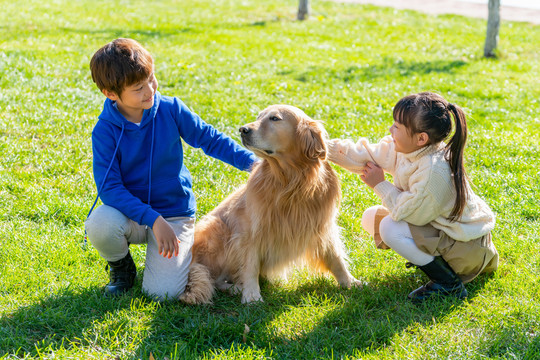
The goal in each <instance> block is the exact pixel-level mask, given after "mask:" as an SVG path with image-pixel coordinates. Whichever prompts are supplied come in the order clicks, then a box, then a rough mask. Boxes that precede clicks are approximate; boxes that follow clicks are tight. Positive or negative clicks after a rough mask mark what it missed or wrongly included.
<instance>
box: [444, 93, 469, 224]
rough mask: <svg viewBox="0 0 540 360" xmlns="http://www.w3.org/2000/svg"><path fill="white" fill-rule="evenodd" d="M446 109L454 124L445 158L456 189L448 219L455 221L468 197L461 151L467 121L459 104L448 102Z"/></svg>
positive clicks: (465, 134)
mask: <svg viewBox="0 0 540 360" xmlns="http://www.w3.org/2000/svg"><path fill="white" fill-rule="evenodd" d="M448 109H449V111H450V112H451V113H452V114H453V116H454V120H455V124H456V126H455V132H454V136H452V138H451V139H450V141H449V142H448V144H447V145H446V158H447V160H448V162H449V163H450V169H451V170H452V175H453V179H454V187H455V189H456V202H455V204H454V208H453V209H452V212H451V213H450V219H451V221H456V220H458V219H459V218H460V217H461V215H462V214H463V209H464V208H465V204H466V203H467V197H468V184H467V174H466V173H465V166H464V164H463V152H464V149H465V143H466V141H467V122H466V120H465V113H464V112H463V110H462V109H461V108H460V107H459V106H456V105H454V104H448Z"/></svg>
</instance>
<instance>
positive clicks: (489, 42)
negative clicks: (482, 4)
mask: <svg viewBox="0 0 540 360" xmlns="http://www.w3.org/2000/svg"><path fill="white" fill-rule="evenodd" d="M488 8H489V13H488V24H487V33H486V43H485V45H484V56H485V57H496V55H495V49H496V48H497V43H498V42H499V25H500V22H501V21H500V20H501V16H500V8H501V1H500V0H489V4H488Z"/></svg>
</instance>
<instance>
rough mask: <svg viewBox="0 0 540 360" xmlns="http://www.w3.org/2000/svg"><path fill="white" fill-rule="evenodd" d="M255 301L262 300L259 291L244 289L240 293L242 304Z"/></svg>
mask: <svg viewBox="0 0 540 360" xmlns="http://www.w3.org/2000/svg"><path fill="white" fill-rule="evenodd" d="M255 302H263V298H262V296H261V293H260V292H258V291H244V292H243V293H242V304H252V303H255Z"/></svg>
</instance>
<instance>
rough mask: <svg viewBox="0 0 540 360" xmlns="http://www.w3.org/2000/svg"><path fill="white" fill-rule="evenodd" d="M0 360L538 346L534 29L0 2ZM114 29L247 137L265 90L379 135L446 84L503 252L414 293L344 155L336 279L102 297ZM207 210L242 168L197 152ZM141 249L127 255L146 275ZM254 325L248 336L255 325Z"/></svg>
mask: <svg viewBox="0 0 540 360" xmlns="http://www.w3.org/2000/svg"><path fill="white" fill-rule="evenodd" d="M0 5H1V7H2V12H0V89H1V90H0V208H1V209H2V211H0V316H1V318H0V357H2V358H57V359H68V358H69V359H105V358H110V359H114V358H121V359H148V358H149V357H150V354H153V356H154V357H155V358H156V359H166V358H168V359H192V358H193V359H210V358H215V359H225V358H227V359H228V358H235V359H267V358H268V359H315V358H317V359H319V358H320V359H341V358H342V359H357V358H362V359H447V358H451V359H538V358H540V337H539V334H540V315H539V314H540V304H539V299H540V281H539V272H540V235H539V230H538V228H539V225H540V224H539V222H540V219H539V217H540V205H539V202H540V201H539V200H540V187H539V185H538V180H539V178H540V176H539V175H540V173H539V170H538V164H539V159H540V156H539V145H538V144H539V142H540V131H538V127H539V125H540V115H539V114H540V103H539V101H540V100H539V99H540V88H539V86H538V79H540V50H539V47H538V44H540V27H538V26H533V25H530V24H526V23H509V22H503V23H502V27H501V31H500V36H501V38H500V43H499V58H498V59H497V60H486V59H484V58H482V50H483V41H484V36H485V26H486V24H485V21H483V20H478V19H469V18H465V17H461V16H450V15H448V16H437V17H433V16H428V15H424V14H420V13H417V12H413V11H394V10H393V9H389V8H378V7H374V6H360V5H351V4H348V5H346V4H340V3H334V2H313V3H312V5H313V7H314V8H313V11H314V15H313V16H312V17H311V19H310V20H309V21H305V22H297V21H294V19H295V11H296V6H297V2H296V1H292V0H289V1H284V0H272V1H270V0H257V1H255V0H253V1H251V0H246V1H206V0H198V1H194V0H192V1H178V0H177V1H175V0H163V1H156V2H149V1H117V2H110V1H88V0H79V1H67V0H54V1H53V0H51V1H45V2H44V1H37V0H26V1H24V4H23V3H22V2H12V1H6V0H0ZM117 37H132V38H135V39H137V40H139V41H140V42H141V43H142V44H143V45H144V46H145V47H146V48H148V49H149V50H150V51H151V53H152V54H153V55H154V58H155V61H156V74H157V78H158V80H159V81H160V91H161V92H162V93H163V94H166V95H174V96H178V97H180V98H182V99H183V100H184V101H185V102H186V104H187V105H188V106H190V107H191V108H192V109H193V110H194V111H196V112H197V113H199V114H200V115H201V116H202V117H203V118H204V119H205V120H207V121H208V122H210V123H212V124H214V126H215V127H217V128H218V129H220V130H222V131H224V132H226V133H228V134H230V135H231V136H233V137H234V138H235V139H237V140H239V137H238V130H237V129H238V127H239V126H240V125H242V124H245V123H247V122H251V121H253V120H254V118H255V116H256V114H257V113H258V112H259V111H260V110H262V109H263V108H265V107H266V106H268V105H270V104H274V103H288V104H292V105H296V106H298V107H300V108H302V109H303V110H304V111H305V112H306V113H307V114H309V115H310V116H312V117H313V118H317V119H322V120H324V121H325V126H326V128H327V130H328V132H329V134H330V136H331V137H340V138H353V139H354V138H357V137H359V136H366V137H368V138H370V139H371V140H372V141H376V140H378V139H379V138H381V137H382V136H384V135H385V134H387V129H388V127H389V126H390V125H391V122H392V120H391V110H392V107H393V105H394V104H395V102H396V101H397V100H398V99H399V98H400V97H402V96H404V95H406V94H409V93H413V92H419V91H424V90H432V91H437V92H439V93H441V94H442V95H443V96H445V97H446V98H447V99H448V100H450V101H452V102H455V103H457V104H459V105H461V106H462V107H464V108H465V109H466V110H467V113H468V120H469V130H470V137H469V139H470V140H469V146H468V149H467V153H466V155H467V169H468V171H469V175H470V178H471V180H472V182H473V183H474V185H475V190H476V192H477V193H478V194H479V195H480V196H482V197H483V198H484V199H485V200H486V201H487V202H488V204H489V205H490V206H491V207H492V209H493V210H494V212H495V213H496V214H497V218H498V223H497V226H496V228H495V230H494V232H493V235H494V242H495V244H496V246H497V249H498V250H499V253H500V256H501V261H500V267H499V270H498V271H497V272H496V273H495V274H493V275H491V276H481V277H480V278H478V279H477V280H475V281H474V282H473V283H471V284H469V285H467V289H468V290H469V293H470V298H469V299H468V300H466V301H464V302H459V301H454V300H437V301H430V302H429V303H426V304H424V305H420V306H415V305H412V304H411V303H409V302H408V301H407V300H406V294H407V293H408V292H409V291H411V290H413V289H414V288H416V287H417V286H419V285H420V284H421V283H423V282H425V281H426V279H425V277H424V276H423V275H422V274H421V273H419V272H415V271H412V270H407V269H405V267H404V262H405V261H404V260H403V259H402V258H400V257H399V256H398V255H396V254H394V253H393V252H391V251H386V252H383V251H378V250H376V249H374V246H373V245H372V244H371V241H370V240H369V239H368V236H367V234H366V233H365V232H364V231H363V230H362V229H361V226H360V217H361V214H362V211H363V210H364V209H365V208H366V207H368V206H371V205H374V204H377V202H378V200H377V198H376V196H375V195H374V194H373V193H372V192H371V191H370V190H369V189H368V188H367V187H366V186H365V185H363V184H362V182H361V181H360V180H359V179H358V177H356V176H355V175H353V174H351V173H347V172H346V171H343V170H342V169H338V168H336V170H337V171H338V172H339V176H340V178H341V180H342V189H343V195H344V200H343V203H342V206H341V212H340V217H339V223H340V225H341V226H342V227H343V240H344V242H345V243H346V245H347V248H348V251H349V254H350V258H351V271H352V272H353V274H354V275H355V276H357V277H359V278H363V279H364V280H366V281H367V282H368V283H369V285H368V286H367V287H366V288H364V289H361V290H359V289H355V290H343V289H339V288H338V287H337V286H336V283H335V281H334V280H333V279H332V278H330V277H325V276H317V275H314V274H311V273H309V272H308V271H306V270H301V269H300V270H298V271H296V272H294V273H293V274H292V275H291V277H290V278H289V280H288V281H284V282H280V283H268V282H263V283H262V294H263V296H264V298H265V303H263V304H259V305H253V306H243V305H240V299H239V297H238V296H229V295H226V294H219V295H218V296H217V297H216V298H215V303H214V305H212V306H199V307H192V306H185V305H182V304H178V303H174V304H156V303H154V302H151V301H150V300H149V299H148V298H147V297H145V296H144V294H142V292H141V290H140V289H141V284H140V280H138V282H137V284H136V286H135V289H134V291H133V292H132V293H130V295H128V296H124V297H121V298H119V299H114V300H111V299H105V298H103V297H102V295H101V288H102V286H103V285H104V284H105V283H106V282H107V275H106V272H105V270H104V265H105V264H104V261H103V260H102V259H101V258H100V257H99V255H98V254H97V252H96V251H95V250H94V249H93V248H92V247H91V246H90V247H89V248H88V249H87V250H83V249H82V248H81V241H82V237H83V222H84V219H85V217H86V214H87V212H88V210H89V208H90V206H91V204H92V202H93V198H94V196H95V193H96V191H95V187H94V183H93V178H92V171H91V156H92V155H91V142H90V134H91V130H92V127H93V125H94V123H95V121H96V119H97V115H98V114H99V112H100V109H101V106H102V102H103V96H102V95H101V94H100V93H99V91H98V90H97V88H96V87H95V85H94V84H93V83H92V81H91V78H90V73H89V69H88V63H89V60H90V58H91V56H92V54H93V53H94V52H95V51H96V50H97V49H98V48H99V47H100V46H102V45H104V44H105V43H107V42H109V41H111V40H112V39H114V38H117ZM186 150H187V152H186V162H187V164H188V166H189V168H190V169H191V171H192V174H193V177H194V181H195V184H194V189H195V193H196V194H197V197H198V204H199V216H202V215H204V214H205V213H206V212H208V211H209V210H211V209H212V208H213V207H214V206H215V205H217V204H218V203H219V201H220V200H222V199H223V198H224V197H225V196H226V195H227V194H228V193H230V192H231V191H232V190H233V189H234V188H235V187H237V186H238V185H239V184H241V183H242V182H244V181H245V180H246V178H247V174H245V173H241V172H239V171H237V170H235V169H233V168H231V167H229V166H227V165H224V164H222V163H220V162H218V161H215V160H213V159H211V158H208V157H206V156H204V155H203V154H202V152H201V151H200V150H193V149H186ZM144 253H145V249H144V247H141V246H139V247H135V248H134V249H133V256H134V258H135V260H136V262H137V263H138V265H140V266H139V274H140V275H142V268H143V264H144ZM246 325H247V326H248V327H249V332H245V326H246Z"/></svg>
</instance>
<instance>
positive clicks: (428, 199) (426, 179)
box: [373, 164, 455, 226]
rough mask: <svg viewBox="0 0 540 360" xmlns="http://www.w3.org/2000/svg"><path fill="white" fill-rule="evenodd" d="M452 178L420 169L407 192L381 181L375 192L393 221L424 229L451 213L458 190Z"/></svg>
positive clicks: (413, 176) (445, 174) (413, 177)
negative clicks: (423, 227) (424, 226)
mask: <svg viewBox="0 0 540 360" xmlns="http://www.w3.org/2000/svg"><path fill="white" fill-rule="evenodd" d="M426 165H428V164H426ZM428 167H429V166H428ZM449 179H450V173H441V172H438V171H432V169H427V171H421V170H420V169H419V170H417V171H416V172H415V173H414V174H413V175H412V176H411V177H410V179H409V189H408V190H401V189H399V188H398V187H396V186H395V185H394V184H392V183H391V182H389V181H382V182H380V183H379V184H377V185H376V186H375V187H374V188H373V190H374V191H375V193H376V194H377V195H378V196H379V197H380V198H381V200H382V203H383V205H384V206H385V207H386V208H387V209H388V210H389V211H390V216H391V217H392V219H393V220H394V221H401V220H403V221H406V222H408V223H410V224H413V225H417V226H423V225H426V224H428V223H430V222H431V221H433V220H435V219H436V218H438V217H439V216H445V217H447V216H448V215H449V214H450V212H451V211H452V207H453V205H454V200H455V190H454V188H453V186H452V183H451V182H449Z"/></svg>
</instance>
